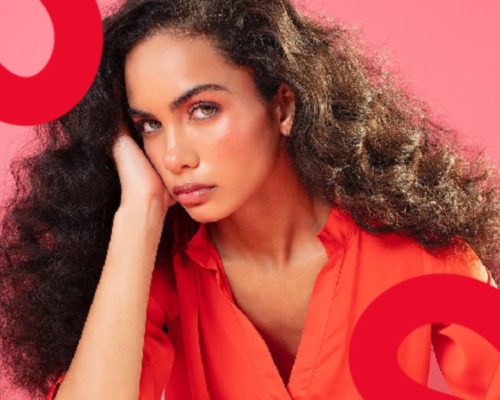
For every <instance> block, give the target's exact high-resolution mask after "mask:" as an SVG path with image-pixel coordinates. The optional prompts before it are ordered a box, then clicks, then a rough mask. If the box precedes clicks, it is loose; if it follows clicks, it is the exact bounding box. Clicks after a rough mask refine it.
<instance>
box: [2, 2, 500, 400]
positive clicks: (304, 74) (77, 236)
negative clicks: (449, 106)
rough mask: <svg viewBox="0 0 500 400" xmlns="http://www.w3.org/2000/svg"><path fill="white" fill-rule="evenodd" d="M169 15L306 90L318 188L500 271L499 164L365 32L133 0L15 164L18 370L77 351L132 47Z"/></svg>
mask: <svg viewBox="0 0 500 400" xmlns="http://www.w3.org/2000/svg"><path fill="white" fill-rule="evenodd" d="M163 30H175V31H176V32H179V33H181V34H186V35H204V36H205V37H207V38H208V39H209V40H210V41H211V43H212V44H213V45H214V46H215V47H216V48H217V49H218V50H219V51H220V52H221V54H222V55H223V56H224V57H226V59H227V60H229V61H230V62H232V63H234V64H236V65H243V66H247V67H250V69H251V71H252V72H253V77H254V80H255V83H256V86H257V88H258V89H259V91H260V93H261V94H262V95H263V97H264V98H265V99H267V100H270V99H272V97H273V96H274V94H275V93H276V89H277V88H278V86H279V84H280V83H281V82H285V83H287V84H288V85H289V86H290V87H291V88H292V89H293V90H294V92H295V97H296V102H297V104H296V115H295V122H294V125H293V128H292V133H291V136H290V137H289V139H288V142H287V150H288V151H289V153H290V155H291V158H292V159H293V161H294V163H295V167H296V170H297V173H298V175H299V176H300V178H301V179H302V181H303V182H304V184H305V186H306V188H307V189H308V191H309V192H310V194H311V195H312V196H316V197H321V198H323V199H327V200H329V201H330V202H331V203H332V204H334V205H337V206H339V207H341V208H343V209H345V210H347V211H348V212H349V213H350V214H351V215H352V216H353V218H354V219H355V220H356V221H357V223H358V224H359V225H360V226H362V227H363V228H364V229H367V230H370V231H372V232H398V233H400V234H402V235H407V236H410V237H412V238H414V239H415V240H417V241H418V242H420V243H421V244H422V245H423V246H424V247H425V248H427V249H429V250H439V249H444V248H449V247H450V246H452V245H461V244H464V243H468V244H469V245H470V246H471V247H472V248H473V249H474V250H475V251H476V253H477V254H478V255H479V257H480V258H481V260H482V261H483V263H484V264H485V265H486V266H487V267H488V268H489V270H490V271H491V272H492V273H493V276H495V277H497V276H498V270H499V264H498V262H497V261H496V260H497V255H498V252H499V246H500V240H499V233H500V206H499V204H500V203H499V199H498V188H499V184H498V172H497V171H496V170H495V169H494V168H493V167H492V166H490V165H489V164H488V163H487V162H486V161H485V160H484V157H483V156H482V155H481V153H480V152H477V151H470V149H463V148H462V147H461V146H460V145H459V142H458V141H457V135H456V133H455V132H454V131H453V129H451V128H449V127H447V125H446V124H445V123H444V122H442V121H439V120H438V119H437V118H436V117H435V116H433V115H432V114H431V112H430V111H429V110H428V107H427V106H426V105H425V104H424V103H423V102H422V101H420V100H419V99H417V98H416V97H415V96H414V95H413V94H412V93H411V92H410V91H409V90H408V89H405V88H404V85H403V84H401V81H400V79H399V78H397V75H396V74H395V73H393V72H391V71H389V70H388V69H387V67H385V66H384V64H383V63H381V62H380V61H379V60H378V59H377V57H376V55H373V54H372V53H371V52H370V51H369V50H368V49H366V48H365V46H364V44H363V41H362V38H361V37H359V35H357V34H355V33H354V32H353V31H352V30H350V29H349V28H347V27H345V26H343V25H342V24H340V23H339V22H335V21H333V22H326V21H320V20H317V19H313V18H311V17H308V16H306V15H303V14H301V13H299V12H298V11H297V10H296V9H295V8H294V7H293V5H292V4H291V3H290V2H289V0H266V1H261V0H168V1H167V0H129V1H126V2H125V4H124V5H122V6H121V7H119V8H118V9H117V10H114V12H113V14H112V15H110V16H109V17H107V18H105V20H104V31H105V39H104V52H103V57H102V60H101V65H100V68H99V71H98V74H97V76H96V78H95V81H94V83H93V85H92V87H91V89H90V90H89V91H88V93H87V94H86V96H85V97H84V98H83V99H82V100H81V101H80V103H79V104H78V105H77V106H76V107H74V109H72V110H71V111H70V112H69V113H68V114H66V115H64V116H62V117H61V118H59V119H58V120H56V121H53V122H50V123H48V124H46V125H43V126H40V127H38V128H37V132H38V134H39V139H40V142H41V143H42V147H43V150H42V151H41V152H39V153H38V154H36V155H34V156H31V157H28V158H25V159H22V160H18V161H16V162H14V163H13V164H12V166H11V169H12V172H13V175H14V178H15V181H16V183H17V190H16V192H15V194H14V196H13V197H12V199H11V200H10V202H9V203H8V205H7V208H6V211H7V212H6V217H5V218H4V220H3V222H2V230H1V244H0V293H1V295H0V328H1V336H0V339H1V344H2V357H3V360H4V363H5V364H6V365H7V366H8V367H9V371H10V375H11V377H12V380H13V382H14V383H15V384H17V385H19V386H21V387H24V388H26V389H27V390H29V392H30V393H31V394H32V396H33V397H37V396H41V397H43V395H44V394H45V393H46V392H47V390H48V387H49V385H50V383H51V382H52V381H53V379H54V378H55V377H56V376H57V375H59V374H60V373H62V372H64V371H65V370H66V369H67V368H68V367H69V364H70V362H71V360H72V357H73V355H74V352H75V349H76V346H77V343H78V340H79V338H80V335H81V333H82V329H83V324H84V322H85V318H86V315H87V313H88V310H89V307H90V304H91V302H92V300H93V295H94V292H95V289H96V286H97V282H98V280H99V277H100V273H101V269H102V266H103V264H104V261H105V256H106V251H107V244H108V242H109V238H110V233H111V226H112V219H113V215H114V213H115V211H116V209H117V208H118V206H119V199H120V185H119V179H118V174H117V172H116V170H115V168H114V163H113V160H112V156H111V148H112V144H113V140H114V138H115V136H116V133H117V130H118V124H119V122H120V118H121V115H126V113H125V112H124V111H125V110H126V109H127V99H126V96H125V90H124V76H123V71H124V60H125V57H126V55H127V54H128V52H129V51H130V50H131V49H132V48H133V47H134V46H135V45H136V44H137V43H138V42H139V41H141V40H144V39H145V38H147V37H150V36H151V35H154V34H155V33H157V32H160V31H163ZM125 118H127V117H125ZM127 122H128V123H129V125H130V127H131V129H133V127H132V124H131V121H130V120H127ZM135 139H136V140H137V142H138V143H139V144H140V145H141V146H142V143H141V139H140V137H139V135H135ZM175 214H178V215H179V216H180V217H182V218H183V219H184V221H185V222H186V223H189V221H188V217H187V214H186V213H184V214H183V210H182V209H180V208H179V207H178V206H174V207H173V209H172V210H170V211H169V215H168V216H167V219H166V222H165V229H164V234H163V237H162V243H163V245H162V244H160V252H159V254H158V257H168V251H162V250H161V249H168V247H169V246H168V245H167V244H168V242H169V240H171V229H170V225H171V222H172V221H171V220H172V216H174V215H175ZM457 247H460V246H457ZM453 248H455V246H453Z"/></svg>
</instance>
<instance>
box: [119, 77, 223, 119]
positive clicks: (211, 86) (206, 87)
mask: <svg viewBox="0 0 500 400" xmlns="http://www.w3.org/2000/svg"><path fill="white" fill-rule="evenodd" d="M213 90H215V91H226V92H229V90H228V89H227V88H226V87H225V86H222V85H219V84H217V83H203V84H201V85H196V86H194V87H192V88H191V89H188V90H186V91H185V92H184V93H182V94H181V95H180V96H179V97H177V98H176V99H175V100H173V101H172V102H171V103H170V105H169V108H170V110H172V111H175V110H177V109H178V108H179V107H180V106H182V105H183V104H184V103H185V102H186V101H188V100H189V99H190V98H191V97H193V96H195V95H197V94H198V93H202V92H208V91H213ZM128 112H129V114H130V116H137V117H145V118H150V117H153V115H152V114H150V113H148V112H146V111H142V110H138V109H135V108H132V107H131V108H129V110H128Z"/></svg>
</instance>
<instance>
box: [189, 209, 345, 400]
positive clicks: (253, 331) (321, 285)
mask: <svg viewBox="0 0 500 400" xmlns="http://www.w3.org/2000/svg"><path fill="white" fill-rule="evenodd" d="M338 213H339V211H338V210H337V209H335V208H333V207H332V208H331V209H330V212H329V214H328V216H327V220H326V222H325V224H324V225H323V227H322V229H321V230H320V231H319V232H318V233H317V234H316V237H317V238H318V240H320V242H321V244H322V245H323V247H324V249H325V251H326V255H327V261H326V263H325V265H324V266H323V267H321V269H320V270H319V272H318V274H317V276H316V278H315V281H314V285H313V290H312V292H311V295H310V297H309V300H308V306H307V312H306V318H305V322H304V326H303V328H302V333H301V337H300V341H299V346H298V348H297V352H296V355H295V359H294V362H293V366H292V369H291V372H290V376H289V380H288V382H284V380H283V379H282V377H281V374H280V373H279V370H278V367H277V365H276V363H275V362H274V359H273V357H272V354H271V351H270V350H269V347H268V345H267V343H266V341H265V340H264V338H263V337H262V335H261V334H260V332H259V331H258V329H257V328H256V327H255V325H254V324H253V322H252V321H251V320H250V319H249V318H248V317H247V315H246V314H245V313H244V312H243V310H241V309H240V307H239V306H238V305H237V303H236V301H235V298H234V295H233V293H232V291H231V286H230V284H229V281H228V279H227V276H226V274H225V271H224V266H223V263H222V259H221V257H220V254H219V252H218V250H217V248H216V247H215V245H214V244H213V243H212V242H211V241H210V239H209V237H208V232H207V231H206V226H201V227H200V232H198V234H201V235H202V236H203V240H204V241H206V242H208V243H207V244H208V248H207V250H208V251H207V253H205V254H206V257H207V258H206V259H205V262H203V263H202V264H200V265H202V266H204V267H205V268H208V269H212V270H214V271H215V273H216V280H217V281H218V282H217V283H218V285H217V286H218V288H219V289H221V294H222V295H223V296H224V297H225V298H226V300H227V301H229V302H230V303H231V305H232V307H233V308H234V310H235V313H236V315H237V317H238V320H239V321H240V322H241V324H242V326H243V327H244V328H245V329H244V331H245V332H246V333H247V334H248V342H249V343H250V344H254V346H252V347H253V348H254V350H255V351H251V357H252V358H253V360H254V365H255V366H256V367H257V369H258V370H260V371H261V373H262V374H263V379H265V380H266V381H268V382H269V384H270V385H272V386H273V390H272V391H273V392H274V393H280V398H284V399H285V398H286V399H291V398H295V397H298V396H303V395H305V394H306V393H307V390H308V388H309V385H310V383H311V381H312V379H313V377H314V372H315V370H316V366H317V364H318V358H319V355H320V352H321V350H322V346H323V343H324V337H325V334H326V328H327V324H328V321H329V317H330V314H331V310H332V306H333V300H334V297H335V293H336V288H337V286H338V283H339V280H340V277H341V271H342V262H339V261H341V259H342V256H343V253H344V252H343V246H336V247H332V241H334V242H337V243H336V244H337V245H339V244H340V243H339V242H338V241H337V240H335V238H332V231H331V226H332V224H334V219H336V218H337V217H338ZM336 239H338V238H336ZM329 289H330V290H329ZM269 378H271V379H269Z"/></svg>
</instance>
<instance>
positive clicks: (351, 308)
mask: <svg viewBox="0 0 500 400" xmlns="http://www.w3.org/2000/svg"><path fill="white" fill-rule="evenodd" d="M40 131H41V132H42V133H45V134H47V138H48V140H47V142H46V148H45V150H44V152H43V153H41V154H40V155H38V156H36V157H34V158H31V159H28V160H25V161H24V162H23V163H22V164H21V165H20V167H19V168H18V171H19V172H18V174H17V180H18V182H19V185H18V188H19V190H18V193H17V198H16V199H15V200H14V201H13V203H12V205H11V207H10V214H9V216H8V217H7V219H6V220H5V222H4V225H3V228H4V231H3V232H4V233H3V239H4V244H3V245H2V246H3V249H2V250H3V251H2V254H4V257H3V259H2V280H1V282H2V285H3V287H2V289H3V290H2V293H3V298H2V315H3V317H4V320H3V329H2V339H3V352H4V357H5V358H6V360H7V361H8V363H9V365H10V366H11V367H12V370H13V371H15V376H14V379H15V381H16V382H17V383H19V384H20V385H22V386H25V387H27V388H29V389H30V390H31V391H32V393H34V395H43V394H46V393H47V392H49V387H50V385H51V384H52V383H54V380H55V379H56V378H57V377H59V379H57V382H56V385H54V386H52V387H51V389H50V393H49V394H48V397H49V398H54V396H55V398H56V399H58V400H61V399H78V398H95V399H98V398H105V399H108V398H137V397H139V398H141V399H148V400H149V399H160V398H167V399H168V398H173V399H191V398H192V399H197V400H199V399H209V398H213V399H235V398H238V399H271V398H273V399H290V398H300V399H329V398H346V399H358V398H361V395H360V394H359V392H358V391H357V389H356V388H355V386H354V384H353V382H352V379H351V377H350V373H349V368H348V362H347V361H348V359H347V357H348V344H349V337H350V334H351V332H352V329H353V327H354V325H355V323H356V320H357V318H359V316H360V314H361V313H362V312H363V310H364V309H365V308H366V306H367V305H368V304H370V302H371V301H372V300H373V299H374V298H375V297H377V296H378V295H379V294H380V293H382V292H383V291H384V290H385V289H387V288H389V287H390V286H392V285H394V284H397V283H398V282H401V281H402V280H405V279H408V278H411V277H413V276H418V275H422V274H427V273H436V272H451V273H457V274H462V275H466V276H470V277H473V278H476V279H480V280H482V281H484V282H487V283H489V284H491V285H494V281H493V277H496V276H497V275H495V274H496V273H497V270H498V264H496V263H495V257H496V256H497V255H498V243H499V241H498V237H499V236H498V235H499V227H500V219H499V215H500V214H499V202H498V197H497V188H498V181H497V179H496V178H495V176H496V175H495V174H493V175H492V176H490V175H489V169H488V167H486V166H483V164H482V163H481V161H480V159H479V158H477V157H476V158H473V157H472V156H470V155H469V156H468V157H469V158H467V157H466V156H464V155H462V154H463V152H461V151H459V148H458V146H454V145H452V143H453V135H452V134H450V131H449V130H448V129H446V128H445V127H444V126H443V125H442V124H439V123H437V122H436V121H435V120H433V119H432V118H431V116H430V114H429V113H428V112H427V111H426V110H425V108H424V107H423V106H422V105H421V104H419V102H418V101H416V100H415V99H413V98H412V97H411V96H410V95H409V94H407V93H406V92H405V91H403V90H401V89H399V88H398V85H397V84H396V83H395V82H393V81H392V80H391V77H390V75H388V74H387V73H386V71H385V70H384V69H383V68H381V67H380V66H379V65H378V64H377V62H376V60H374V59H371V58H369V57H368V56H366V55H365V53H364V52H363V51H362V49H361V48H360V46H359V44H358V42H357V41H356V39H355V38H353V37H352V36H350V35H349V33H348V32H347V31H346V30H345V29H343V28H342V27H341V26H339V25H333V26H331V27H326V26H321V25H320V24H319V23H318V22H314V21H312V20H310V19H308V18H306V17H305V16H303V15H301V14H299V13H298V12H297V11H295V10H294V8H293V7H292V5H291V4H290V3H289V2H288V1H286V0H271V1H266V2H261V1H257V0H240V1H237V0H233V1H229V0H211V1H208V0H207V1H204V0H197V1H195V2H192V1H187V0H171V1H158V0H157V1H148V0H142V1H138V0H130V1H127V2H126V3H125V4H124V5H123V6H122V7H121V8H120V9H119V10H117V11H116V12H115V13H114V14H113V15H112V16H110V17H108V18H106V20H105V44H104V54H103V59H102V63H101V67H100V70H99V73H98V75H97V77H96V79H95V82H94V84H93V86H92V88H91V90H90V91H89V93H88V94H87V95H86V97H85V98H84V99H83V100H82V101H81V102H80V104H79V105H78V106H77V107H75V108H74V109H73V110H72V111H71V112H70V113H69V114H67V115H65V116H63V117H61V118H60V119H59V120H58V121H55V122H53V123H51V124H49V125H48V126H47V127H45V129H43V128H42V129H41V130H40ZM26 182H27V184H26V185H25V184H24V183H26ZM476 254H477V255H476ZM480 260H481V261H482V263H481V261H480ZM431 344H432V345H433V346H434V350H435V352H436V356H437V359H438V362H439V363H440V365H441V368H442V370H443V373H444V375H445V377H446V379H447V380H448V383H449V385H450V387H451V389H452V390H453V391H454V393H455V394H457V395H458V396H460V397H463V398H473V399H479V398H485V397H486V398H498V396H499V395H500V393H498V386H499V385H498V384H496V381H497V380H498V376H499V373H498V370H497V369H498V362H499V357H498V354H497V352H495V351H494V349H493V347H492V346H491V345H490V344H488V343H487V342H486V341H484V340H482V339H481V338H479V337H477V336H474V335H473V334H472V333H471V332H470V331H468V330H466V329H463V328H461V327H460V326H457V325H455V324H452V323H450V324H435V325H433V326H426V327H422V328H420V329H418V330H416V331H415V332H413V333H412V334H411V335H410V336H409V337H408V338H407V339H406V340H405V342H404V343H403V344H402V346H401V349H400V354H399V356H400V362H401V367H402V369H403V370H404V371H405V372H406V373H407V374H408V375H409V376H410V377H411V378H412V379H414V380H416V381H417V382H420V383H422V384H425V383H426V380H427V374H428V368H429V355H430V347H431ZM495 374H496V375H495ZM59 384H60V386H58V385H59ZM57 388H58V390H57V393H56V389H57Z"/></svg>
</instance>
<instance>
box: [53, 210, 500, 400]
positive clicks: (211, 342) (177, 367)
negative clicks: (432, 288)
mask: <svg viewBox="0 0 500 400" xmlns="http://www.w3.org/2000/svg"><path fill="white" fill-rule="evenodd" d="M317 237H318V239H319V240H320V241H321V243H322V244H323V245H324V247H325V250H326V252H327V255H328V262H327V263H326V265H325V266H324V267H323V268H322V269H321V271H320V273H319V274H318V276H317V278H316V282H315V285H314V289H313V292H312V294H311V298H310V303H309V306H308V313H307V318H306V322H305V326H304V330H303V334H302V338H301V341H300V345H299V348H298V352H297V356H296V359H295V363H294V365H293V369H292V372H291V375H290V379H289V382H288V384H287V385H285V384H284V383H283V380H282V378H281V376H280V374H279V372H278V369H277V368H276V366H275V364H274V362H273V359H272V357H271V354H270V352H269V350H268V348H267V345H266V343H265V342H264V340H263V339H262V337H261V336H260V334H259V333H258V331H257V330H256V328H255V327H254V326H253V324H252V323H251V321H250V320H249V319H248V318H247V317H246V316H245V314H244V313H243V312H242V311H241V310H240V309H239V308H238V306H237V305H236V303H235V301H234V299H233V295H232V293H231V288H230V286H229V283H228V281H227V279H226V277H225V274H224V269H223V266H222V262H221V258H220V256H219V254H218V252H217V250H216V248H215V246H214V245H213V244H212V243H211V241H210V240H209V237H208V234H207V230H206V225H204V224H201V225H200V228H199V230H198V231H197V232H196V234H195V235H194V236H193V237H192V238H191V240H190V241H189V242H188V243H187V245H185V246H182V247H181V246H176V247H175V250H174V256H173V259H172V263H171V264H158V265H156V267H155V271H154V273H153V279H152V283H151V290H150V298H149V303H148V309H147V323H146V335H145V340H144V353H143V361H142V376H141V381H140V396H139V398H140V400H160V399H163V398H165V399H167V400H168V399H180V400H189V399H193V400H208V399H214V400H215V399H216V400H234V399H238V400H246V399H248V400H250V399H259V400H260V399H262V400H271V399H272V400H278V399H279V400H290V399H296V400H299V399H300V400H306V399H307V400H313V399H315V400H316V399H333V398H337V399H353V400H354V399H361V398H362V397H361V395H360V394H359V393H358V391H357V389H356V387H355V386H354V383H353V381H352V378H351V375H350V371H349V365H348V348H349V338H350V336H351V332H352V330H353V328H354V325H355V324H356V321H357V319H358V318H359V316H360V315H361V314H362V312H363V311H364V309H365V308H366V307H367V306H368V305H369V304H370V303H371V301H372V300H374V299H375V298H376V297H377V296H378V295H379V294H381V293H382V292H383V291H384V290H386V289H388V288H389V287H391V286H393V285H395V284H397V283H399V282H401V281H403V280H406V279H408V278H411V277H415V276H418V275H422V274H429V273H441V272H447V273H455V274H461V275H466V276H470V277H474V278H476V279H480V280H482V281H484V282H487V283H489V284H490V285H493V286H496V285H495V283H494V282H493V280H492V279H491V277H490V276H489V274H488V272H487V270H486V269H485V267H484V266H483V265H482V264H481V263H480V262H479V260H478V258H477V256H476V255H475V254H474V252H473V251H472V250H471V249H470V248H469V249H468V250H467V251H466V252H465V254H462V255H460V256H456V255H455V256H451V255H448V256H437V255H432V254H430V253H429V252H427V251H426V250H425V249H423V248H422V247H421V246H420V245H419V244H418V243H416V242H415V241H414V240H413V239H410V238H408V237H403V236H400V235H397V234H372V233H369V232H367V231H365V230H362V229H361V228H360V227H359V226H358V225H357V224H356V223H355V222H354V221H353V220H352V219H351V218H350V217H349V216H348V215H347V214H346V213H345V212H343V211H341V210H339V209H337V208H332V210H331V212H330V214H329V217H328V220H327V222H326V224H325V225H324V227H323V228H322V230H321V231H320V232H319V233H318V235H317ZM173 276H175V279H173ZM174 281H175V283H174ZM166 326H168V334H167V333H166V329H164V327H166ZM431 345H432V346H433V348H434V351H435V354H436V358H437V361H438V363H439V365H440V368H441V370H442V373H443V376H444V377H445V379H446V381H447V383H448V385H449V387H450V389H451V390H452V392H453V393H454V394H455V395H456V396H459V397H461V398H463V399H487V400H493V399H495V400H498V399H500V355H499V353H498V352H497V351H496V349H495V348H494V347H493V346H492V345H491V344H490V343H489V342H487V341H486V340H485V339H483V338H481V337H480V336H479V335H477V334H475V333H474V332H472V331H470V330H468V329H466V328H464V327H461V326H459V325H456V324H434V325H427V326H423V327H420V328H419V329H417V330H415V331H414V332H412V333H411V334H410V335H409V336H408V337H407V338H406V339H405V340H404V342H403V343H402V345H401V347H400V351H399V355H398V357H399V361H400V364H401V368H402V369H403V370H404V371H405V372H406V373H407V374H408V375H409V376H410V377H411V378H412V379H413V380H415V381H416V382H419V383H420V384H422V385H426V384H427V380H428V374H429V361H430V352H431ZM63 377H64V376H61V378H60V379H59V380H58V383H59V382H61V381H62V379H63ZM56 388H57V384H55V385H54V387H53V388H52V390H51V392H50V393H49V395H48V397H47V399H48V400H50V399H52V398H53V396H54V393H55V390H56Z"/></svg>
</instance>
